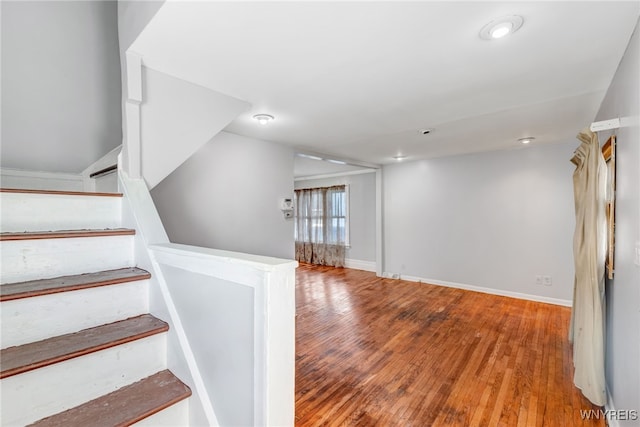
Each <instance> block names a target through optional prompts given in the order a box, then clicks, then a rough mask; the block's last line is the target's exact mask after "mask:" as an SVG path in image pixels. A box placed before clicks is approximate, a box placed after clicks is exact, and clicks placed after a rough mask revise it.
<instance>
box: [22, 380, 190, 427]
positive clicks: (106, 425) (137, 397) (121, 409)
mask: <svg viewBox="0 0 640 427" xmlns="http://www.w3.org/2000/svg"><path fill="white" fill-rule="evenodd" d="M189 396H191V389H189V387H188V386H187V385H186V384H184V383H183V382H182V381H180V380H179V379H178V378H177V377H176V376H175V375H173V374H172V373H171V372H170V371H168V370H164V371H160V372H158V373H157V374H154V375H151V376H150V377H147V378H144V379H142V380H140V381H138V382H135V383H133V384H130V385H128V386H125V387H122V388H120V389H118V390H116V391H114V392H112V393H109V394H106V395H104V396H101V397H99V398H97V399H94V400H91V401H89V402H87V403H84V404H82V405H79V406H76V407H75V408H71V409H68V410H66V411H64V412H60V413H59V414H55V415H52V416H50V417H47V418H43V419H42V420H39V421H36V422H35V423H33V424H31V425H32V426H38V427H46V426H88V425H90V426H92V427H113V426H128V425H131V424H133V423H135V422H138V421H140V420H142V419H144V418H147V417H148V416H150V415H153V414H155V413H157V412H160V411H161V410H163V409H165V408H168V407H169V406H171V405H173V404H174V403H177V402H179V401H181V400H183V399H186V398H188V397H189Z"/></svg>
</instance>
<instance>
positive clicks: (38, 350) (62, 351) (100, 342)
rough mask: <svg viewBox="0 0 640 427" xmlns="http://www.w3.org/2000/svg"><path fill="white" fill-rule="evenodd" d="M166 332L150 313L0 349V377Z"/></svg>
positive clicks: (166, 327)
mask: <svg viewBox="0 0 640 427" xmlns="http://www.w3.org/2000/svg"><path fill="white" fill-rule="evenodd" d="M168 330H169V326H168V325H167V324H166V323H165V322H163V321H162V320H159V319H157V318H155V317H154V316H152V315H150V314H143V315H141V316H136V317H132V318H129V319H126V320H120V321H118V322H113V323H109V324H106V325H101V326H96V327H94V328H89V329H84V330H82V331H79V332H74V333H70V334H65V335H60V336H57V337H52V338H47V339H45V340H42V341H37V342H33V343H28V344H23V345H19V346H15V347H8V348H5V349H3V350H0V378H6V377H9V376H12V375H17V374H21V373H23V372H27V371H31V370H33V369H37V368H41V367H43V366H48V365H52V364H54V363H58V362H62V361H64V360H68V359H72V358H74V357H79V356H82V355H85V354H89V353H93V352H96V351H100V350H104V349H106V348H110V347H114V346H116V345H120V344H124V343H127V342H131V341H135V340H138V339H141V338H145V337H148V336H151V335H155V334H159V333H162V332H166V331H168Z"/></svg>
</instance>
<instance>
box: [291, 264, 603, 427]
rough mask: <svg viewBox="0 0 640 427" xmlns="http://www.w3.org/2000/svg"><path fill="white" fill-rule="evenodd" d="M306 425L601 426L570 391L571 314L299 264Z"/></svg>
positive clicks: (301, 413)
mask: <svg viewBox="0 0 640 427" xmlns="http://www.w3.org/2000/svg"><path fill="white" fill-rule="evenodd" d="M296 305H297V311H296V313H297V317H296V425H297V426H320V425H323V426H341V425H344V426H356V425H357V426H421V427H424V426H604V425H605V423H604V420H603V419H600V420H590V421H583V420H582V419H581V416H580V410H589V409H595V410H598V409H600V408H599V407H596V406H593V405H591V403H590V402H589V401H588V400H587V399H585V398H584V397H583V396H582V395H581V394H580V391H579V390H578V389H576V388H575V387H574V386H573V383H572V379H571V378H572V372H573V362H572V360H571V351H570V350H571V348H570V345H569V343H568V341H567V338H566V337H567V330H568V324H569V316H570V310H569V308H566V307H559V306H554V305H549V304H542V303H536V302H531V301H523V300H518V299H513V298H506V297H500V296H494V295H487V294H482V293H477V292H470V291H464V290H459V289H452V288H446V287H441V286H434V285H427V284H420V283H412V282H406V281H399V280H390V279H380V278H378V277H376V276H375V274H373V273H368V272H364V271H359V270H350V269H334V268H331V267H319V266H311V265H308V264H301V265H300V267H299V268H298V270H297V283H296Z"/></svg>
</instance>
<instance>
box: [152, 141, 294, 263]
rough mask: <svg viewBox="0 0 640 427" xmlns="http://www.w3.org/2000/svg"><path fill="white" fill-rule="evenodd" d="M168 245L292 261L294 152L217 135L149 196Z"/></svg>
mask: <svg viewBox="0 0 640 427" xmlns="http://www.w3.org/2000/svg"><path fill="white" fill-rule="evenodd" d="M151 195H152V197H153V200H154V202H155V204H156V207H157V208H158V212H159V213H160V217H161V218H162V222H163V224H164V226H165V228H166V230H167V234H168V235H169V239H170V240H171V241H172V242H175V243H183V244H189V245H195V246H204V247H210V248H215V249H224V250H230V251H237V252H245V253H250V254H257V255H267V256H274V257H279V258H287V259H293V256H294V242H293V219H285V218H284V217H283V215H282V212H281V211H280V204H279V199H280V198H284V197H292V196H293V150H292V149H291V148H289V147H285V146H283V145H280V144H275V143H271V142H267V141H262V140H257V139H253V138H246V137H243V136H239V135H235V134H232V133H227V132H221V133H220V134H218V135H216V136H215V137H214V138H213V139H212V140H211V141H209V142H208V143H206V144H205V145H204V146H203V147H202V148H201V149H200V150H198V151H197V152H196V153H195V154H194V155H193V156H192V157H191V158H190V159H188V160H187V161H186V162H184V163H183V164H182V165H181V166H180V167H179V168H178V169H176V170H175V171H174V172H173V173H172V174H171V175H169V176H168V177H167V178H165V179H164V180H163V181H162V182H161V183H160V184H158V186H157V187H155V188H154V189H153V190H152V191H151Z"/></svg>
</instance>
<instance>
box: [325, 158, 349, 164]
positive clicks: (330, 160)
mask: <svg viewBox="0 0 640 427" xmlns="http://www.w3.org/2000/svg"><path fill="white" fill-rule="evenodd" d="M325 160H326V161H327V162H329V163H334V164H336V165H346V164H347V162H343V161H342V160H333V159H325Z"/></svg>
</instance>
